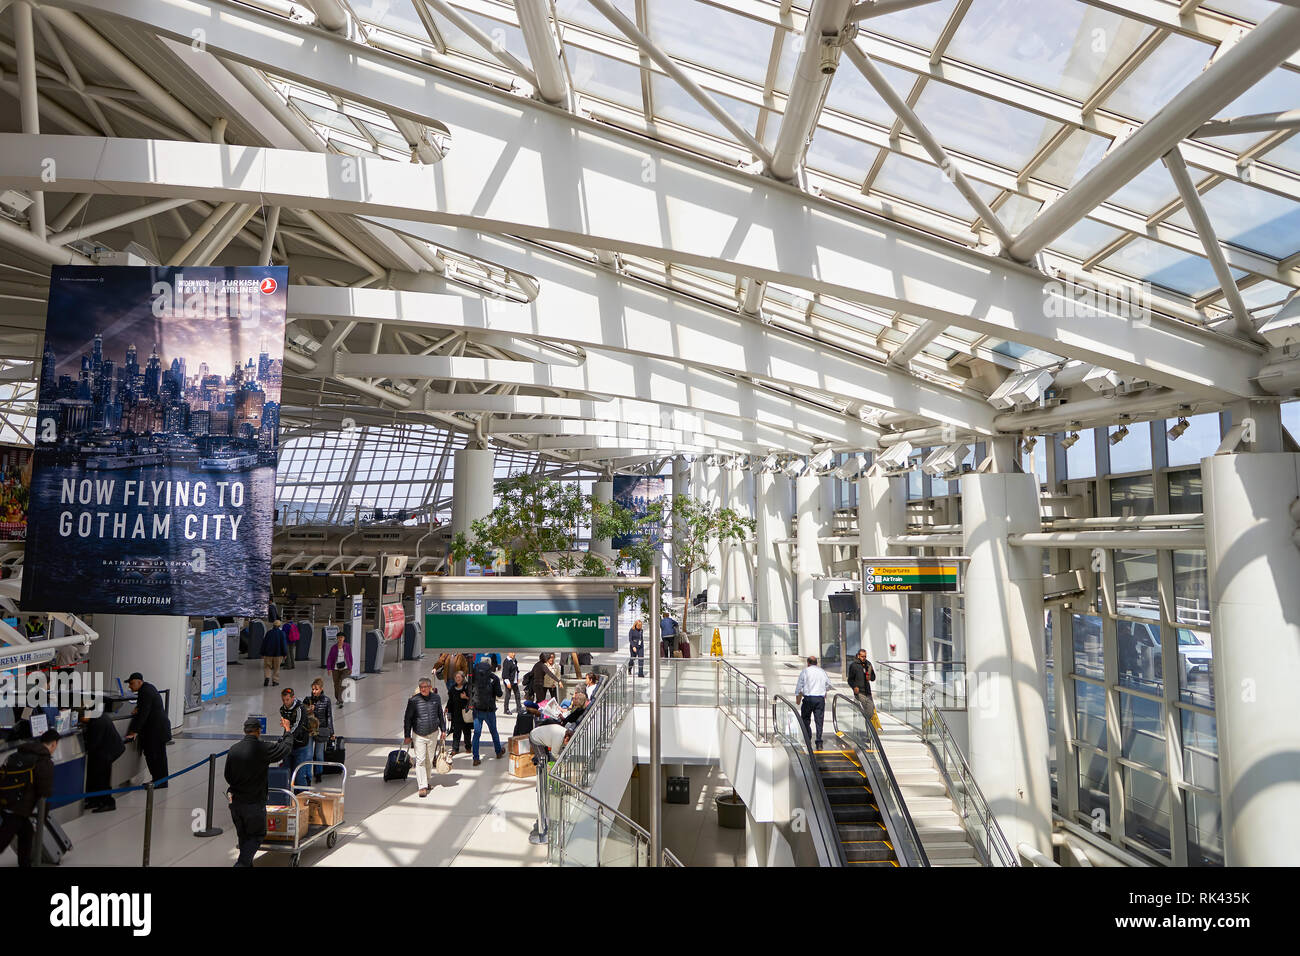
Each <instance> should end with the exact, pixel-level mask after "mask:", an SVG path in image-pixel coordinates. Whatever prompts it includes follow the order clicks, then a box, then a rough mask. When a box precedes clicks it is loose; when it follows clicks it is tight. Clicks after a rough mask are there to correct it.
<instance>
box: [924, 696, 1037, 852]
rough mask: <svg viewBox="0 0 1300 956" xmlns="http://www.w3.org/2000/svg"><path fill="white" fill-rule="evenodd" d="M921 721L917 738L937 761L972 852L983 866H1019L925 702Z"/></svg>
mask: <svg viewBox="0 0 1300 956" xmlns="http://www.w3.org/2000/svg"><path fill="white" fill-rule="evenodd" d="M922 711H923V719H922V726H921V737H922V739H923V740H924V741H925V742H926V743H927V744H928V745H929V747H930V750H931V751H932V752H933V753H934V755H935V757H936V758H937V759H938V761H939V769H940V771H942V773H943V776H944V782H945V783H946V784H947V786H948V794H949V796H951V797H952V801H953V803H954V804H956V806H957V814H958V816H960V817H961V822H962V826H964V827H965V828H966V834H967V836H968V837H969V838H970V841H971V845H972V846H974V847H975V850H976V852H978V853H980V854H981V855H982V856H983V862H984V865H985V866H1019V865H1020V863H1019V861H1018V859H1017V857H1016V853H1015V851H1014V850H1012V848H1011V844H1010V842H1008V840H1007V837H1006V834H1004V833H1003V832H1002V828H1001V827H1000V826H998V821H997V819H996V818H995V817H994V816H993V811H992V809H990V807H989V802H988V800H986V799H985V798H984V794H983V793H981V792H980V788H979V784H978V783H976V782H975V775H974V774H973V773H971V769H970V765H969V764H968V763H966V757H965V756H964V755H963V754H962V752H961V748H960V747H958V746H957V740H956V738H954V737H953V735H952V731H951V730H949V729H948V722H947V721H946V720H944V719H943V714H942V713H941V712H940V711H939V710H938V709H937V708H935V707H932V706H931V705H930V704H928V703H924V702H923V703H922Z"/></svg>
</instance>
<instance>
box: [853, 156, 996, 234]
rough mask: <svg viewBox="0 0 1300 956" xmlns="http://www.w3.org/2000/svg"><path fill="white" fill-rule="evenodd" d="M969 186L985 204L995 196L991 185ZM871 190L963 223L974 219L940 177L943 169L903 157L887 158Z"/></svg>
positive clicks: (942, 177) (971, 212)
mask: <svg viewBox="0 0 1300 956" xmlns="http://www.w3.org/2000/svg"><path fill="white" fill-rule="evenodd" d="M972 185H973V186H974V188H975V192H976V193H978V194H979V195H980V197H981V198H982V199H984V201H985V202H992V201H993V199H994V198H995V197H996V196H997V194H998V190H997V189H996V188H995V187H993V186H989V185H986V184H984V183H972ZM871 191H872V192H882V193H887V194H888V195H891V196H897V197H898V198H899V199H906V200H908V201H909V202H914V203H916V204H917V205H920V206H924V207H928V208H930V209H937V210H939V211H940V212H945V213H947V214H948V215H950V216H954V217H956V218H958V219H960V220H962V221H963V222H971V221H972V220H974V218H975V211H974V210H973V209H971V207H970V204H969V203H968V202H966V200H965V199H964V198H963V197H962V195H961V193H959V192H957V187H956V186H954V185H953V184H952V183H951V182H950V181H949V180H948V177H947V176H945V175H944V174H943V170H941V169H940V168H939V167H938V166H931V165H929V164H928V163H922V162H918V161H916V160H913V159H908V158H907V157H905V156H899V155H891V156H890V157H889V158H888V159H886V160H885V162H884V164H883V165H882V166H881V167H880V172H879V174H877V176H876V179H875V181H874V182H873V183H872V185H871Z"/></svg>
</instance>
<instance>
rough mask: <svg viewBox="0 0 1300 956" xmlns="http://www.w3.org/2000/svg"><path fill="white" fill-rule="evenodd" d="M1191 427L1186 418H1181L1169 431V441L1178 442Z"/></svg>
mask: <svg viewBox="0 0 1300 956" xmlns="http://www.w3.org/2000/svg"><path fill="white" fill-rule="evenodd" d="M1191 426H1192V423H1191V422H1189V421H1188V420H1187V419H1186V418H1182V417H1179V419H1178V424H1176V425H1175V426H1174V427H1173V428H1171V429H1169V440H1170V441H1178V439H1180V438H1182V437H1183V432H1185V431H1187V429H1189V428H1190V427H1191Z"/></svg>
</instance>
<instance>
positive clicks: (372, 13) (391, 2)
mask: <svg viewBox="0 0 1300 956" xmlns="http://www.w3.org/2000/svg"><path fill="white" fill-rule="evenodd" d="M350 5H351V7H352V12H353V13H355V14H356V15H357V18H358V19H360V20H362V21H363V22H365V23H369V24H370V25H371V26H376V27H381V28H383V29H385V30H391V31H392V32H394V33H401V34H403V35H405V36H408V37H414V38H415V39H417V40H422V41H424V42H426V43H428V42H431V41H430V37H429V32H428V31H427V30H426V29H425V28H424V23H423V22H422V21H421V20H420V15H419V14H418V13H416V12H415V5H414V2H413V0H351V3H350Z"/></svg>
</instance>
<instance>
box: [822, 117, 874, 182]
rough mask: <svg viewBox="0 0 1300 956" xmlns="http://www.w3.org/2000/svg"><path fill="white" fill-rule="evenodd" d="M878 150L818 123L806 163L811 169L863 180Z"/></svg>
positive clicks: (848, 178)
mask: <svg viewBox="0 0 1300 956" xmlns="http://www.w3.org/2000/svg"><path fill="white" fill-rule="evenodd" d="M879 152H880V149H879V148H878V147H876V146H872V145H870V144H868V143H864V142H862V141H861V140H856V139H853V138H852V137H850V136H842V135H841V134H839V133H835V132H832V131H831V130H828V129H825V128H822V127H818V129H817V131H816V133H815V134H814V135H813V140H812V143H811V144H810V145H809V146H808V153H807V157H806V159H805V163H806V165H807V166H808V167H809V168H810V169H816V170H820V171H822V172H824V173H828V174H829V175H831V176H838V177H839V178H841V179H846V180H848V181H849V182H851V183H854V184H860V183H861V182H862V178H863V177H864V176H865V175H866V174H867V170H868V169H870V168H871V164H872V163H874V162H875V160H876V155H877V154H878V153H879Z"/></svg>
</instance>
